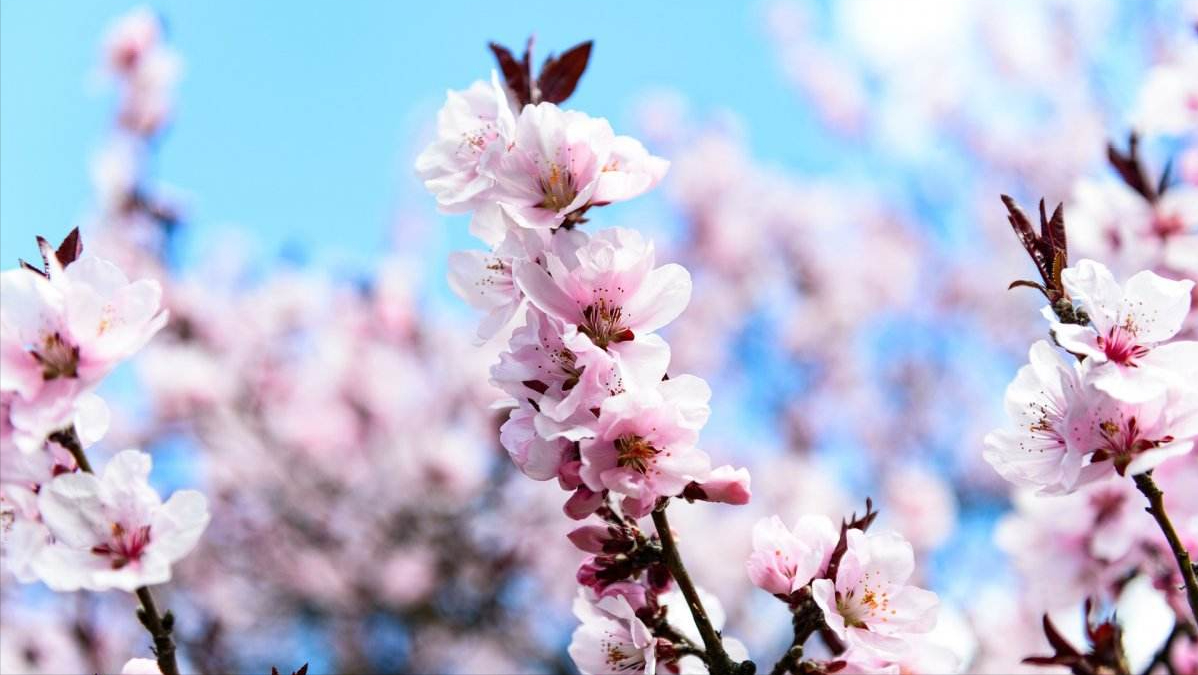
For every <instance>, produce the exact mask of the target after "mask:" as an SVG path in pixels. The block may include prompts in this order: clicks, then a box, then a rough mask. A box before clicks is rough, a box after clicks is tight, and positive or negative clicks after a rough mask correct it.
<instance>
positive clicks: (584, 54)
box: [537, 40, 593, 103]
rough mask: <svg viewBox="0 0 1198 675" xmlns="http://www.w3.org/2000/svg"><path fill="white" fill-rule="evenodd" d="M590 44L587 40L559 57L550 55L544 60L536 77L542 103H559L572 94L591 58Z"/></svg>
mask: <svg viewBox="0 0 1198 675" xmlns="http://www.w3.org/2000/svg"><path fill="white" fill-rule="evenodd" d="M592 44H593V43H592V42H591V41H590V40H587V41H586V42H583V43H582V44H578V45H575V46H573V47H571V48H570V49H569V50H567V51H566V52H565V53H564V54H562V55H561V56H560V57H556V56H553V55H550V56H549V58H547V59H545V63H544V65H542V66H541V73H540V75H538V76H537V88H538V89H540V92H541V100H542V101H548V102H550V103H561V102H562V101H565V100H566V99H567V98H569V97H570V94H573V93H574V88H575V87H577V86H578V80H579V79H580V78H581V77H582V74H583V72H584V71H586V68H587V62H588V61H589V60H590V58H591V45H592Z"/></svg>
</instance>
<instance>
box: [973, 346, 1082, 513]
mask: <svg viewBox="0 0 1198 675" xmlns="http://www.w3.org/2000/svg"><path fill="white" fill-rule="evenodd" d="M1028 358H1029V363H1028V364H1027V365H1025V366H1023V367H1022V368H1020V369H1019V373H1018V374H1017V375H1016V376H1015V379H1014V380H1013V381H1012V382H1011V384H1010V385H1009V386H1008V387H1007V394H1006V408H1007V415H1008V417H1010V419H1011V421H1012V422H1013V423H1014V426H1012V427H1010V428H1006V429H1001V430H998V431H994V432H992V433H991V434H989V435H988V436H986V449H985V451H984V452H983V456H984V457H985V458H986V461H987V462H989V463H990V465H991V466H993V467H994V469H995V470H996V471H998V473H999V474H1000V475H1001V476H1002V477H1003V478H1006V479H1007V480H1009V481H1011V482H1013V483H1018V484H1022V485H1032V486H1036V487H1039V488H1040V489H1041V490H1044V491H1047V492H1064V491H1068V490H1070V489H1072V488H1073V487H1074V486H1075V485H1077V484H1078V482H1079V481H1081V480H1082V473H1083V465H1084V464H1085V453H1083V452H1079V451H1077V450H1076V449H1074V448H1071V447H1070V445H1069V442H1068V437H1069V433H1068V429H1067V427H1066V415H1068V414H1069V412H1070V410H1071V408H1072V406H1073V405H1075V404H1076V403H1077V402H1078V401H1079V399H1080V397H1081V396H1082V390H1083V384H1082V372H1081V371H1082V370H1084V368H1083V367H1082V366H1079V365H1078V364H1077V362H1076V361H1074V362H1070V361H1067V360H1065V357H1064V356H1062V355H1061V354H1060V352H1058V351H1057V350H1056V349H1054V348H1053V346H1052V345H1051V344H1049V343H1048V342H1047V341H1046V340H1040V341H1038V342H1036V343H1035V344H1033V345H1032V348H1031V350H1030V351H1029V353H1028ZM1094 471H1095V470H1094V469H1090V470H1086V474H1087V476H1089V475H1091V474H1093V473H1094Z"/></svg>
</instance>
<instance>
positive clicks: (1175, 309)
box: [1052, 260, 1198, 403]
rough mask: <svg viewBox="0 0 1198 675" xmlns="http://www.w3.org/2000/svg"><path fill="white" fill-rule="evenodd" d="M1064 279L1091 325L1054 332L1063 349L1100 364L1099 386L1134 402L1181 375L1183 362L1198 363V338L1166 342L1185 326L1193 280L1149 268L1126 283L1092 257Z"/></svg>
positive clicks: (1068, 326) (1055, 328)
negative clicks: (1178, 278) (1168, 276)
mask: <svg viewBox="0 0 1198 675" xmlns="http://www.w3.org/2000/svg"><path fill="white" fill-rule="evenodd" d="M1061 279H1062V281H1063V282H1064V285H1065V290H1066V291H1067V292H1068V293H1069V296H1070V297H1071V298H1072V299H1073V301H1074V302H1076V303H1078V304H1079V305H1081V307H1082V308H1083V309H1084V310H1085V311H1086V313H1087V314H1088V315H1089V317H1090V323H1091V325H1090V326H1079V325H1076V324H1063V323H1054V324H1053V327H1052V330H1053V334H1054V335H1055V336H1056V338H1057V341H1058V342H1059V343H1060V345H1061V346H1062V347H1064V348H1065V349H1068V350H1069V351H1071V352H1073V353H1075V354H1080V355H1083V356H1085V357H1086V358H1087V359H1092V360H1093V362H1094V363H1095V364H1097V365H1096V366H1095V368H1094V371H1093V373H1092V374H1091V376H1090V380H1091V381H1092V382H1093V383H1094V386H1095V387H1098V388H1099V389H1101V390H1102V391H1105V392H1106V393H1108V394H1110V395H1111V396H1114V397H1115V398H1118V399H1121V400H1124V401H1128V402H1130V403H1137V402H1141V401H1147V400H1148V399H1151V398H1155V397H1157V396H1160V395H1162V394H1163V393H1164V391H1165V388H1166V387H1167V386H1169V384H1170V383H1172V382H1176V381H1177V380H1178V379H1179V378H1178V373H1179V370H1180V368H1181V366H1182V365H1183V364H1187V363H1196V362H1198V342H1193V341H1179V342H1173V343H1170V344H1167V345H1166V344H1161V343H1163V342H1165V341H1167V340H1169V339H1170V338H1172V337H1173V336H1174V335H1177V333H1178V332H1179V331H1180V330H1181V327H1182V324H1183V322H1184V321H1185V318H1186V315H1187V314H1188V313H1189V311H1190V292H1191V290H1192V289H1193V288H1194V282H1193V281H1190V280H1185V281H1172V280H1169V279H1166V278H1164V277H1161V276H1158V275H1157V274H1155V273H1153V272H1150V271H1147V270H1145V271H1143V272H1139V273H1137V274H1135V275H1133V276H1132V277H1131V278H1130V279H1128V280H1127V283H1126V284H1124V285H1123V286H1122V287H1120V286H1119V284H1118V283H1117V282H1116V281H1115V277H1114V276H1113V275H1112V274H1111V272H1110V270H1108V269H1107V268H1106V267H1105V266H1103V265H1102V264H1100V263H1096V262H1094V261H1092V260H1082V261H1081V262H1079V263H1078V264H1076V265H1074V266H1072V267H1069V268H1068V269H1066V270H1065V271H1064V272H1062V274H1061ZM1190 385H1191V386H1192V383H1190Z"/></svg>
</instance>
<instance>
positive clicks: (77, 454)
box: [50, 425, 179, 675]
mask: <svg viewBox="0 0 1198 675" xmlns="http://www.w3.org/2000/svg"><path fill="white" fill-rule="evenodd" d="M50 440H52V441H54V442H55V443H58V444H59V445H61V446H62V447H64V448H66V449H67V451H68V452H70V453H71V456H72V457H74V458H75V463H76V464H78V465H79V469H80V470H81V471H83V472H84V473H90V474H94V473H95V471H94V470H93V469H92V465H91V462H89V461H88V460H87V453H85V452H84V451H83V442H82V441H81V440H80V439H79V432H78V431H76V430H75V426H74V425H71V426H69V427H67V428H66V429H62V430H60V431H56V432H54V433H53V434H52V435H51V436H50ZM137 599H138V601H139V602H141V609H139V610H138V611H137V618H138V619H139V620H140V621H141V624H142V625H143V626H145V627H146V630H147V631H149V633H150V637H151V638H153V640H154V654H155V656H157V657H158V669H159V670H161V671H162V675H179V665H178V664H177V663H176V662H175V641H174V639H173V638H172V637H171V629H172V628H173V627H174V626H173V625H172V624H173V623H174V620H173V619H172V618H171V613H170V612H167V613H166V616H165V617H164V616H160V615H159V614H158V606H157V605H155V604H154V596H153V595H151V594H150V589H149V588H147V587H146V586H142V587H141V588H138V589H137Z"/></svg>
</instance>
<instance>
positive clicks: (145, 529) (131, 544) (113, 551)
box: [92, 523, 150, 570]
mask: <svg viewBox="0 0 1198 675" xmlns="http://www.w3.org/2000/svg"><path fill="white" fill-rule="evenodd" d="M149 544H150V526H149V525H143V526H141V527H139V528H137V529H135V530H132V531H129V530H126V529H125V528H124V526H123V525H121V524H120V523H113V524H112V539H111V540H110V541H108V542H106V543H103V544H100V545H98V546H93V547H92V553H94V554H96V555H98V556H105V557H108V558H111V559H112V569H114V570H119V569H121V568H122V567H124V566H125V565H128V564H129V563H131V562H135V561H137V560H140V559H141V554H142V553H143V552H144V551H145V549H146V546H149Z"/></svg>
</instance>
